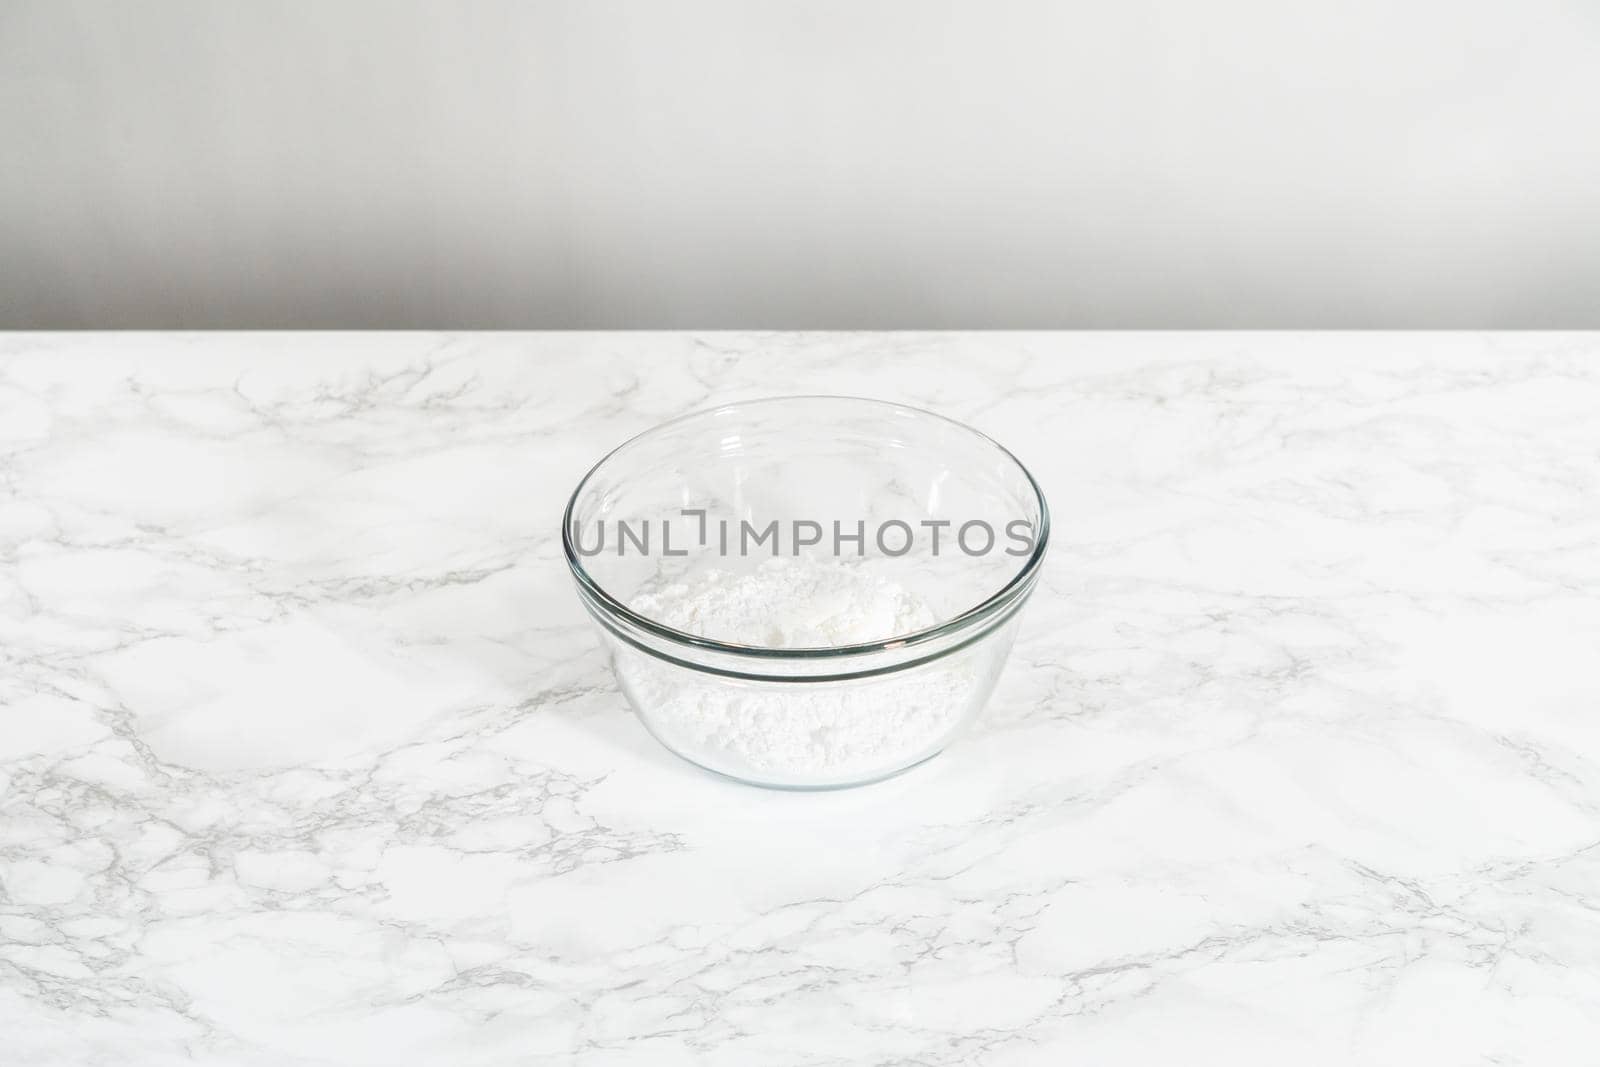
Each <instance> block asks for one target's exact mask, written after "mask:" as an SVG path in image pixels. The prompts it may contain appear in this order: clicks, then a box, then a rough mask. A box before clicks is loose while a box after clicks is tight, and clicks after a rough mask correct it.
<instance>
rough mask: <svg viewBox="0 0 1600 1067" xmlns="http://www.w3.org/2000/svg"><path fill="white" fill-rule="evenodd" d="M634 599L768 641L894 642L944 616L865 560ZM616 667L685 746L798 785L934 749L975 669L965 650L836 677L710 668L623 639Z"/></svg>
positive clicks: (674, 740) (706, 575) (665, 618)
mask: <svg viewBox="0 0 1600 1067" xmlns="http://www.w3.org/2000/svg"><path fill="white" fill-rule="evenodd" d="M630 606H631V607H632V608H633V609H634V610H635V611H637V612H639V613H640V614H642V615H645V616H647V617H649V618H651V619H654V620H656V621H658V622H661V623H664V624H666V625H668V626H671V627H673V628H674V629H678V630H683V631H685V632H688V633H692V634H695V635H697V636H701V637H708V638H712V639H713V640H719V641H724V642H730V643H737V644H747V645H761V646H765V647H771V648H819V647H836V646H839V645H851V644H862V643H867V642H872V641H880V640H888V639H890V638H893V637H897V636H902V635H905V634H908V633H911V632H914V631H916V630H921V629H925V628H927V627H929V626H932V625H933V624H934V623H936V622H937V621H938V620H937V618H936V617H935V615H934V613H933V611H932V610H931V609H930V608H929V607H928V605H927V604H926V603H925V602H923V601H922V600H921V599H920V598H918V597H917V596H916V595H915V594H913V593H912V592H910V591H909V590H907V589H905V588H904V587H902V586H900V585H899V584H897V583H895V582H893V581H889V580H887V579H885V578H883V577H882V576H881V575H880V574H878V573H876V572H875V571H874V570H873V569H872V568H871V566H870V562H869V563H857V562H842V561H823V560H808V559H803V558H802V559H787V558H778V559H773V560H769V561H767V562H766V563H764V564H763V565H762V566H761V567H759V568H758V569H756V570H755V571H753V572H751V573H748V574H743V575H733V574H729V573H727V572H723V571H716V570H712V571H705V572H702V573H700V574H697V575H694V576H691V577H689V578H687V579H684V580H678V581H672V582H668V583H661V584H657V585H655V586H652V587H651V588H648V589H646V590H645V591H643V592H641V593H640V594H639V595H638V596H636V597H635V598H634V599H633V601H632V603H631V605H630ZM617 668H618V676H619V677H620V678H621V680H622V683H623V685H624V686H626V687H627V688H628V690H629V694H630V696H631V697H632V699H633V702H634V704H635V706H637V707H638V708H639V710H640V713H641V715H643V716H644V718H645V719H646V721H647V722H648V723H649V724H650V726H651V728H652V729H653V730H654V731H655V732H656V733H657V734H658V735H659V736H661V737H662V739H663V740H664V741H666V742H667V743H668V744H669V745H671V746H672V747H674V748H676V749H678V750H679V751H681V752H683V754H684V755H686V756H688V757H690V758H691V759H695V760H696V761H698V762H701V763H704V764H706V765H708V766H713V767H716V768H718V769H720V770H725V771H728V772H729V773H733V774H740V773H743V772H750V773H755V774H758V775H760V776H761V777H763V778H767V779H770V778H772V777H774V776H778V777H786V778H791V779H793V780H795V781H796V782H797V783H803V782H810V781H817V782H821V781H826V780H829V779H833V778H838V777H847V776H848V777H859V776H863V775H870V774H872V773H874V772H875V771H879V770H881V771H882V772H883V773H888V772H889V771H891V770H897V769H899V768H900V767H904V766H907V765H908V764H909V763H912V762H915V761H916V760H917V759H920V758H922V757H923V756H925V755H931V754H932V753H933V752H935V751H937V750H938V748H939V747H941V746H942V745H943V743H944V741H945V740H946V739H947V738H948V737H949V735H950V734H951V733H952V732H953V731H954V729H955V727H956V726H958V725H959V724H960V722H961V721H962V719H963V718H964V715H965V712H966V711H967V710H968V708H969V707H970V706H971V703H972V700H973V696H974V691H975V689H976V688H977V687H976V686H975V685H974V682H975V680H976V673H977V672H976V671H975V670H974V667H973V665H972V664H971V663H970V662H969V661H968V660H966V659H965V658H964V657H961V656H956V657H952V658H951V659H949V660H942V661H939V662H936V663H933V664H927V665H922V666H918V667H916V668H912V669H908V670H904V671H897V672H891V673H887V674H884V675H881V676H878V677H872V678H860V679H850V680H847V681H840V682H781V681H773V682H769V681H745V680H739V679H728V678H723V677H717V676H708V675H702V674H697V673H695V672H693V671H691V670H688V669H686V668H682V667H678V666H676V665H673V664H668V663H664V662H662V661H660V660H657V659H655V658H653V657H651V656H649V655H647V654H644V653H642V652H638V651H635V650H633V649H624V650H621V651H619V653H618V661H617Z"/></svg>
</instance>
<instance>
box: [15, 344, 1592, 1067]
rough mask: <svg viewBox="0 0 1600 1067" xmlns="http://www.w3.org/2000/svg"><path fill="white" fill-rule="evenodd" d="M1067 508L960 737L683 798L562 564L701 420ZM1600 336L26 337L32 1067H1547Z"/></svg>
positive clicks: (1575, 879) (22, 633)
mask: <svg viewBox="0 0 1600 1067" xmlns="http://www.w3.org/2000/svg"><path fill="white" fill-rule="evenodd" d="M795 392H844V393H857V394H862V395H868V396H877V397H883V398H887V399H898V400H904V401H908V402H912V403H915V404H919V405H923V406H927V407H931V408H934V409H936V410H939V411H941V412H945V413H947V414H950V415H953V416H955V417H957V418H961V419H964V420H968V421H970V422H972V423H974V424H975V425H977V426H978V427H980V428H982V429H984V430H987V431H989V432H991V433H992V434H994V435H995V436H997V437H999V438H1000V439H1001V440H1002V441H1003V442H1004V443H1006V444H1007V445H1008V446H1010V447H1011V448H1012V449H1013V450H1014V451H1016V452H1017V453H1018V454H1019V455H1021V456H1022V457H1023V459H1024V460H1025V461H1027V462H1028V463H1029V464H1030V466H1031V467H1032V468H1033V469H1034V471H1035V472H1036V473H1037V475H1038V476H1039V478H1040V480H1041V482H1042V483H1043V485H1044V487H1045V490H1046V492H1047V494H1048V495H1049V497H1050V500H1051V503H1052V507H1053V510H1054V512H1055V514H1056V519H1057V523H1058V525H1057V528H1056V531H1055V534H1054V540H1053V546H1052V554H1051V557H1050V559H1049V561H1048V563H1047V566H1046V570H1045V575H1044V579H1043V582H1042V584H1041V586H1040V588H1039V590H1038V592H1037V593H1036V595H1035V597H1034V599H1033V602H1032V604H1031V605H1030V607H1029V613H1028V617H1027V619H1026V620H1025V622H1024V625H1023V631H1022V634H1021V637H1020V639H1019V641H1018V644H1017V648H1016V651H1015V653H1014V654H1013V657H1012V660H1011V664H1010V666H1009V667H1008V669H1007V672H1006V674H1005V676H1004V677H1003V679H1002V680H1001V683H1000V686H999V688H998V689H997V691H996V693H995V696H994V699H993V700H992V702H991V704H990V706H989V708H988V709H987V711H986V713H985V715H984V717H983V719H982V720H981V722H980V723H979V724H978V726H977V727H976V728H975V730H974V732H972V733H971V734H969V735H967V736H966V737H965V738H964V739H963V740H962V741H961V742H960V743H959V744H957V745H956V746H955V747H953V748H951V749H950V750H949V751H948V752H946V753H945V754H944V755H942V756H941V757H939V758H938V759H935V760H933V761H932V762H930V763H928V764H925V765H923V766H921V767H919V768H917V769H915V770H913V771H911V772H910V773H908V774H905V775H903V776H901V777H899V778H895V779H893V780H890V781H887V782H884V783H881V784H878V785H875V786H870V787H867V788H863V789H857V790H846V791H841V792H836V793H828V794H810V795H808V794H787V793H776V792H766V791H762V790H758V789H753V788H749V787H744V786H739V785H736V784H733V783H730V782H726V781H722V780H719V779H717V778H714V777H712V776H710V775H707V774H705V773H703V772H701V771H698V770H696V769H695V768H694V767H692V766H689V765H688V764H685V763H683V762H681V761H679V760H678V759H676V758H675V757H673V756H671V755H670V754H668V753H667V752H666V751H664V750H663V749H661V748H660V747H659V746H657V745H656V743H655V742H654V741H652V740H651V739H650V737H649V736H648V735H647V734H646V733H645V731H644V730H643V729H642V728H641V727H640V725H639V724H638V722H637V721H636V720H635V719H634V718H633V717H632V716H631V714H630V713H629V712H628V711H627V710H626V708H625V705H624V703H623V700H622V698H621V697H620V696H619V694H618V692H617V690H616V688H615V686H614V684H613V682H612V680H611V677H610V675H609V673H608V671H607V667H606V665H605V663H604V662H603V661H602V658H601V654H600V650H599V646H598V643H597V641H596V639H595V637H594V636H593V634H592V633H591V631H590V626H589V623H588V620H587V618H586V617H585V616H584V615H583V613H582V611H581V609H580V608H579V605H578V603H577V600H576V597H575V596H574V594H573V592H572V590H571V588H570V584H569V579H568V575H567V573H566V568H565V564H564V562H563V560H562V555H561V550H560V545H559V539H558V523H559V516H560V510H561V508H562V506H563V504H564V503H565V498H566V495H567V493H568V491H569V490H570V488H571V487H572V485H573V484H574V483H575V481H576V480H577V478H578V477H579V476H580V474H581V473H582V472H583V471H584V470H585V469H586V468H587V466H588V465H589V464H590V463H591V462H593V460H594V459H595V458H597V456H598V455H599V454H600V453H602V452H603V451H604V450H606V449H607V448H609V447H610V446H612V445H614V444H616V443H617V442H619V441H620V440H622V439H623V438H624V437H626V436H628V435H630V434H632V433H635V432H636V431H638V430H641V429H643V428H645V427H647V426H649V425H651V424H653V423H655V422H657V421H659V420H661V419H664V418H667V417H669V416H673V415H677V414H680V413H683V412H685V411H689V410H692V409H694V408H698V407H702V406H705V405H707V404H709V403H711V402H713V401H720V400H730V399H740V398H748V397H754V396H762V395H772V394H781V393H795ZM1597 648H1600V335H1589V336H1581V335H1559V334H1544V335H1485V336H1466V335H1429V334H1391V335H1382V334H1371V335H1364V334H1328V335H1292V334H1249V335H1239V334H1189V335H1185V334H1163V335H1137V334H1131V335H1093V334H1086V335H1037V334H987V335H941V334H932V335H859V334H846V335H816V336H813V335H789V334H778V335H743V334H740V335H735V334H707V335H700V336H690V335H684V334H649V333H632V334H548V335H516V334H493V335H475V334H458V335H411V334H399V335H379V334H336V335H292V334H277V335H273V334H264V335H227V334H216V335H163V334H138V335H126V336H123V335H76V336H75V335H44V336H20V335H9V336H0V1046H3V1052H0V1061H3V1062H4V1063H6V1064H19V1065H20V1064H27V1065H33V1064H49V1065H55V1064H108V1065H109V1064H116V1065H119V1067H120V1065H130V1064H132V1065H145V1064H155V1065H165V1064H179V1063H182V1064H190V1063H203V1064H224V1065H252V1067H254V1065H260V1067H294V1065H343V1064H372V1065H392V1064H451V1065H453V1067H469V1065H500V1064H508V1065H509V1064H518V1065H523V1064H580V1065H589V1064H641V1065H652V1067H654V1065H671V1064H685V1063H697V1064H698V1063H706V1064H716V1065H740V1067H743V1065H752V1064H758V1065H769V1064H783V1065H788V1064H793V1065H822V1064H851V1065H855V1064H891V1063H896V1064H899V1063H904V1064H922V1065H935V1064H980V1063H981V1064H996V1065H1009V1064H1054V1063H1067V1062H1072V1063H1096V1064H1106V1063H1118V1064H1120V1063H1128V1064H1157V1063H1224V1062H1225V1063H1229V1064H1272V1065H1279V1064H1283V1063H1294V1064H1302V1065H1303V1064H1351V1063H1384V1064H1413V1065H1414V1064H1466V1063H1499V1064H1512V1063H1519V1064H1541V1065H1547V1064H1566V1063H1593V1062H1594V1057H1595V1049H1597V1048H1600V655H1597Z"/></svg>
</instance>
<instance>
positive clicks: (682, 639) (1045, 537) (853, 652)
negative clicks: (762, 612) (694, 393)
mask: <svg viewBox="0 0 1600 1067" xmlns="http://www.w3.org/2000/svg"><path fill="white" fill-rule="evenodd" d="M796 400H843V401H849V402H850V403H855V404H867V405H872V406H875V407H881V408H884V409H887V410H890V411H899V412H905V413H909V414H911V415H914V416H917V417H921V418H930V419H934V420H937V421H939V422H942V423H945V424H947V425H949V426H953V427H955V428H956V429H958V430H962V431H964V432H966V433H969V434H972V435H973V436H974V437H977V438H979V439H980V440H982V441H985V442H987V443H988V444H989V445H991V446H993V447H994V448H995V449H997V450H998V451H999V452H1000V454H1001V455H1003V456H1005V457H1006V458H1007V459H1009V460H1010V461H1011V462H1012V463H1014V464H1016V466H1017V469H1018V470H1019V471H1021V472H1022V476H1023V477H1024V478H1026V479H1027V481H1028V487H1029V488H1030V489H1031V490H1032V491H1033V497H1034V500H1035V501H1036V502H1037V503H1038V505H1039V526H1038V529H1037V531H1036V536H1035V538H1034V544H1033V551H1032V552H1030V553H1029V554H1028V558H1027V559H1026V560H1025V561H1024V562H1023V564H1022V566H1020V567H1019V568H1017V570H1016V572H1015V573H1014V574H1013V575H1012V576H1011V578H1010V579H1009V580H1008V581H1007V582H1006V583H1005V584H1004V585H1002V586H1001V587H1000V588H999V589H997V590H995V591H994V592H993V593H991V594H990V595H988V596H987V597H985V598H984V599H982V600H980V601H979V602H978V603H976V604H974V605H972V606H971V607H969V608H966V609H965V610H963V611H962V612H961V613H960V614H958V615H955V616H952V617H951V618H949V619H946V620H945V621H944V622H941V623H936V624H935V625H933V626H929V627H925V628H923V629H921V630H914V631H912V632H911V633H908V634H898V635H895V636H893V637H888V638H884V639H882V640H878V641H865V642H861V643H858V644H853V645H827V646H816V647H806V648H770V647H763V646H761V645H742V644H737V643H734V642H730V641H716V640H713V639H711V638H709V637H700V636H698V635H696V634H691V633H688V632H686V631H684V630H678V629H674V628H673V627H671V626H668V625H666V624H665V623H662V622H658V621H656V620H654V619H652V618H650V617H648V616H646V615H641V614H639V613H638V612H636V611H634V610H633V609H632V608H630V607H628V605H627V604H625V603H623V602H622V601H621V600H619V599H617V598H616V597H614V596H612V595H611V594H610V593H608V592H607V591H606V590H605V588H604V587H603V586H602V585H601V584H600V583H599V582H598V581H597V580H596V579H595V578H594V576H593V575H591V574H590V573H589V572H588V570H587V569H586V568H585V567H584V566H583V562H582V558H581V557H580V556H579V555H578V552H577V548H576V546H575V545H574V544H573V540H572V515H573V510H574V508H576V506H577V503H578V498H579V497H580V496H581V495H582V494H583V491H584V488H585V487H586V486H588V484H589V482H590V480H591V479H592V478H594V476H595V474H596V473H598V472H599V470H600V468H602V467H604V466H605V465H606V464H607V463H609V462H610V461H611V459H612V458H613V457H614V456H616V455H617V454H618V453H619V452H621V451H623V450H624V449H626V448H628V447H629V446H630V445H633V444H634V443H636V442H638V441H641V440H643V439H645V438H647V437H650V436H652V435H654V434H656V433H659V432H660V431H662V430H666V429H668V428H670V427H673V426H678V425H681V424H683V423H685V422H689V421H692V420H695V419H709V418H711V417H714V416H717V415H721V414H724V413H726V412H729V411H734V410H738V409H744V408H751V407H762V406H765V405H768V404H781V403H790V402H793V401H796ZM1049 543H1050V506H1049V504H1048V503H1047V502H1046V500H1045V496H1044V490H1043V489H1042V488H1041V487H1040V485H1039V482H1038V480H1037V479H1036V478H1034V476H1033V472H1032V471H1031V470H1029V469H1028V466H1027V464H1025V463H1023V462H1022V460H1020V459H1018V458H1017V456H1016V453H1014V452H1012V451H1011V450H1010V449H1009V448H1007V447H1006V446H1005V445H1002V444H1001V443H1000V442H999V441H996V440H995V439H994V438H993V437H990V436H989V435H988V434H986V433H984V432H983V431H982V430H979V429H976V428H974V427H972V426H969V425H967V424H966V423H964V422H961V421H960V420H958V419H952V418H950V417H949V416H948V415H941V414H939V413H938V412H936V411H930V410H928V409H927V408H921V407H917V406H915V405H912V404H902V403H900V402H898V401H894V400H879V399H876V398H874V397H865V396H851V395H847V394H842V393H797V394H792V395H786V396H767V397H758V398H756V399H753V400H735V401H730V402H728V403H725V404H718V405H716V406H715V407H708V408H699V409H697V410H695V411H691V412H688V413H687V414H684V415H678V416H675V417H674V418H670V419H667V420H666V421H664V422H658V423H656V424H655V425H653V426H651V427H649V428H648V429H645V430H642V431H640V432H639V433H636V434H634V435H633V436H632V437H629V438H628V439H627V440H625V441H623V442H622V443H621V444H619V445H617V446H616V447H615V448H613V449H611V451H609V452H607V453H606V454H605V455H603V456H601V457H600V458H599V459H598V460H597V461H596V462H595V463H594V465H593V466H591V467H590V468H589V469H588V471H587V472H585V474H584V476H583V477H582V478H580V479H578V484H577V486H576V487H575V488H574V489H573V490H572V494H571V496H569V497H568V498H567V506H566V508H565V509H564V510H563V511H562V514H561V548H562V551H563V553H564V554H565V555H566V557H567V567H568V569H569V570H571V572H572V575H573V578H574V579H575V580H576V581H577V582H578V585H579V588H580V589H581V590H582V591H583V592H584V593H585V594H586V595H587V597H589V598H590V599H592V600H593V601H595V602H597V605H598V606H600V607H602V608H604V609H605V611H606V612H607V613H608V614H610V615H613V616H615V617H618V618H620V619H622V620H624V621H626V622H627V623H628V624H630V625H632V626H635V627H637V628H639V629H641V630H643V631H645V632H646V633H649V634H651V635H653V636H655V637H657V638H660V639H661V640H664V641H669V642H672V643H674V644H678V645H687V646H689V647H691V648H697V649H701V650H704V651H707V652H713V653H718V654H721V655H728V656H738V657H745V658H748V659H755V660H774V659H779V660H826V659H839V658H843V657H848V656H862V655H871V654H873V653H880V652H893V651H898V650H900V649H904V648H908V647H911V646H914V645H921V644H926V643H927V642H930V641H937V640H939V639H940V638H944V637H949V636H951V635H952V634H956V633H960V632H961V631H963V630H965V629H967V628H968V627H970V626H972V625H974V624H977V623H981V622H983V621H984V620H986V619H988V618H990V617H991V616H992V615H993V614H994V613H995V612H996V611H997V610H998V609H999V608H1001V607H1003V606H1005V605H1006V604H1007V603H1008V602H1009V601H1010V600H1012V599H1013V598H1015V597H1016V596H1017V594H1018V593H1019V592H1022V591H1026V590H1027V588H1028V587H1029V586H1030V584H1031V583H1032V581H1033V579H1034V577H1035V575H1036V574H1037V573H1038V571H1039V568H1040V566H1041V565H1042V564H1043V562H1044V556H1045V550H1046V548H1048V547H1049Z"/></svg>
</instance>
